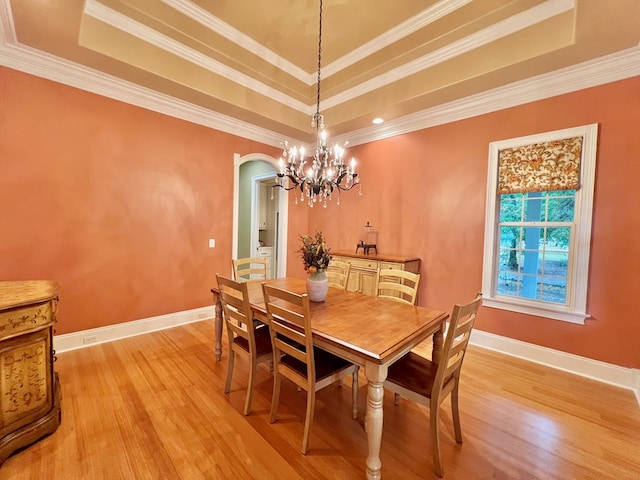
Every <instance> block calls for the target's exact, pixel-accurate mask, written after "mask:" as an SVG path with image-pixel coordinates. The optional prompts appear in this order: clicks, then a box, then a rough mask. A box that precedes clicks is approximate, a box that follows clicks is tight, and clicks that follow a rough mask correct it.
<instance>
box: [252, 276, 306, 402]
mask: <svg viewBox="0 0 640 480" xmlns="http://www.w3.org/2000/svg"><path fill="white" fill-rule="evenodd" d="M262 291H263V294H264V303H265V306H266V309H267V320H268V322H269V328H270V331H271V344H272V346H273V358H274V362H275V365H274V368H276V369H277V371H278V372H279V373H280V374H281V375H282V376H284V377H286V378H288V379H289V380H291V381H292V382H294V383H295V384H296V385H299V386H301V387H304V388H307V391H313V390H314V388H313V385H312V384H313V382H314V381H315V376H316V375H315V363H314V362H315V360H314V355H313V338H312V336H311V314H310V305H309V295H307V294H306V293H304V294H301V295H300V294H297V293H293V292H289V291H287V290H283V289H281V288H277V287H274V286H272V285H269V284H267V283H263V284H262ZM283 354H287V355H290V356H292V357H293V358H295V359H297V360H298V361H300V362H301V363H302V364H304V365H306V372H304V370H302V371H303V372H304V373H306V375H303V374H302V373H301V371H300V370H298V369H296V368H292V366H291V365H290V364H286V363H282V361H281V359H282V355H283ZM288 363H290V362H288ZM301 366H302V365H301Z"/></svg>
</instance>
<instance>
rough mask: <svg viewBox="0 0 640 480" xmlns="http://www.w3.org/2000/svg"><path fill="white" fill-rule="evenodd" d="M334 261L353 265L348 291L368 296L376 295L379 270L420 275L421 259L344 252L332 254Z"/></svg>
mask: <svg viewBox="0 0 640 480" xmlns="http://www.w3.org/2000/svg"><path fill="white" fill-rule="evenodd" d="M331 255H332V257H333V259H334V260H337V261H340V262H346V263H350V264H351V271H350V273H349V283H348V284H347V290H349V291H352V292H360V293H364V294H366V295H372V296H375V294H376V275H377V272H378V269H381V268H390V269H398V270H406V271H408V272H412V273H420V259H419V258H418V257H407V256H402V255H384V254H381V255H379V254H375V255H365V254H357V253H349V252H343V251H335V252H331Z"/></svg>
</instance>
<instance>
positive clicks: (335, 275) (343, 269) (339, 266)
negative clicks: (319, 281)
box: [327, 260, 351, 290]
mask: <svg viewBox="0 0 640 480" xmlns="http://www.w3.org/2000/svg"><path fill="white" fill-rule="evenodd" d="M350 272H351V264H350V263H347V262H340V261H338V260H331V262H330V263H329V266H328V267H327V278H328V279H329V286H330V287H336V288H342V289H343V290H346V289H347V284H348V283H349V273H350Z"/></svg>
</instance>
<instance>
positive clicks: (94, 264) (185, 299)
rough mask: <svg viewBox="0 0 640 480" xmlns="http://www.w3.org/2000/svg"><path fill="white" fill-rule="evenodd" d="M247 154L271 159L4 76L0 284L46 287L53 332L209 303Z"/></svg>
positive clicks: (226, 265) (202, 132)
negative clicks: (52, 300)
mask: <svg viewBox="0 0 640 480" xmlns="http://www.w3.org/2000/svg"><path fill="white" fill-rule="evenodd" d="M254 152H260V153H266V154H270V155H279V153H280V152H279V150H278V149H275V148H273V147H269V146H266V145H263V144H260V143H256V142H253V141H249V140H246V139H243V138H241V137H238V136H233V135H229V134H225V133H222V132H218V131H215V130H211V129H208V128H205V127H202V126H199V125H195V124H192V123H189V122H186V121H182V120H178V119H175V118H172V117H168V116H165V115H161V114H158V113H154V112H150V111H148V110H144V109H141V108H137V107H134V106H131V105H127V104H125V103H121V102H118V101H114V100H111V99H108V98H105V97H101V96H98V95H94V94H91V93H87V92H83V91H81V90H77V89H74V88H71V87H67V86H63V85H60V84H57V83H54V82H50V81H48V80H44V79H41V78H38V77H34V76H30V75H26V74H23V73H20V72H17V71H14V70H10V69H6V68H0V165H1V168H0V228H1V235H0V279H3V280H21V279H52V280H56V281H57V282H58V283H59V285H60V304H59V315H58V319H59V322H58V324H57V326H56V330H57V333H59V334H62V333H69V332H74V331H80V330H85V329H89V328H95V327H100V326H105V325H111V324H115V323H121V322H127V321H131V320H138V319H142V318H148V317H152V316H155V315H162V314H167V313H173V312H178V311H183V310H188V309H192V308H197V307H203V306H207V305H210V304H211V294H210V291H209V290H210V288H211V286H212V285H213V282H214V280H213V278H214V274H215V272H217V271H220V272H229V271H230V269H231V266H230V259H231V251H232V250H231V247H232V245H231V243H232V221H233V220H232V215H233V212H232V210H233V207H232V206H233V201H232V199H233V185H232V179H233V154H234V153H239V154H241V155H245V154H248V153H254ZM209 238H215V239H216V248H214V249H209V248H208V239H209Z"/></svg>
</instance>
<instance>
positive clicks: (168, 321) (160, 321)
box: [53, 305, 215, 353]
mask: <svg viewBox="0 0 640 480" xmlns="http://www.w3.org/2000/svg"><path fill="white" fill-rule="evenodd" d="M214 316H215V308H214V306H213V305H211V306H209V307H202V308H195V309H193V310H185V311H182V312H176V313H168V314H166V315H158V316H156V317H149V318H144V319H141V320H133V321H131V322H124V323H116V324H114V325H107V326H105V327H98V328H90V329H88V330H81V331H79V332H73V333H65V334H62V335H55V336H54V337H53V348H54V349H55V351H56V353H62V352H67V351H69V350H76V349H78V348H84V347H91V346H93V345H97V344H99V343H107V342H112V341H114V340H120V339H122V338H127V337H133V336H136V335H142V334H144V333H150V332H155V331H158V330H164V329H167V328H172V327H177V326H178V325H185V324H187V323H192V322H200V321H202V320H209V319H211V318H213V317H214Z"/></svg>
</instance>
